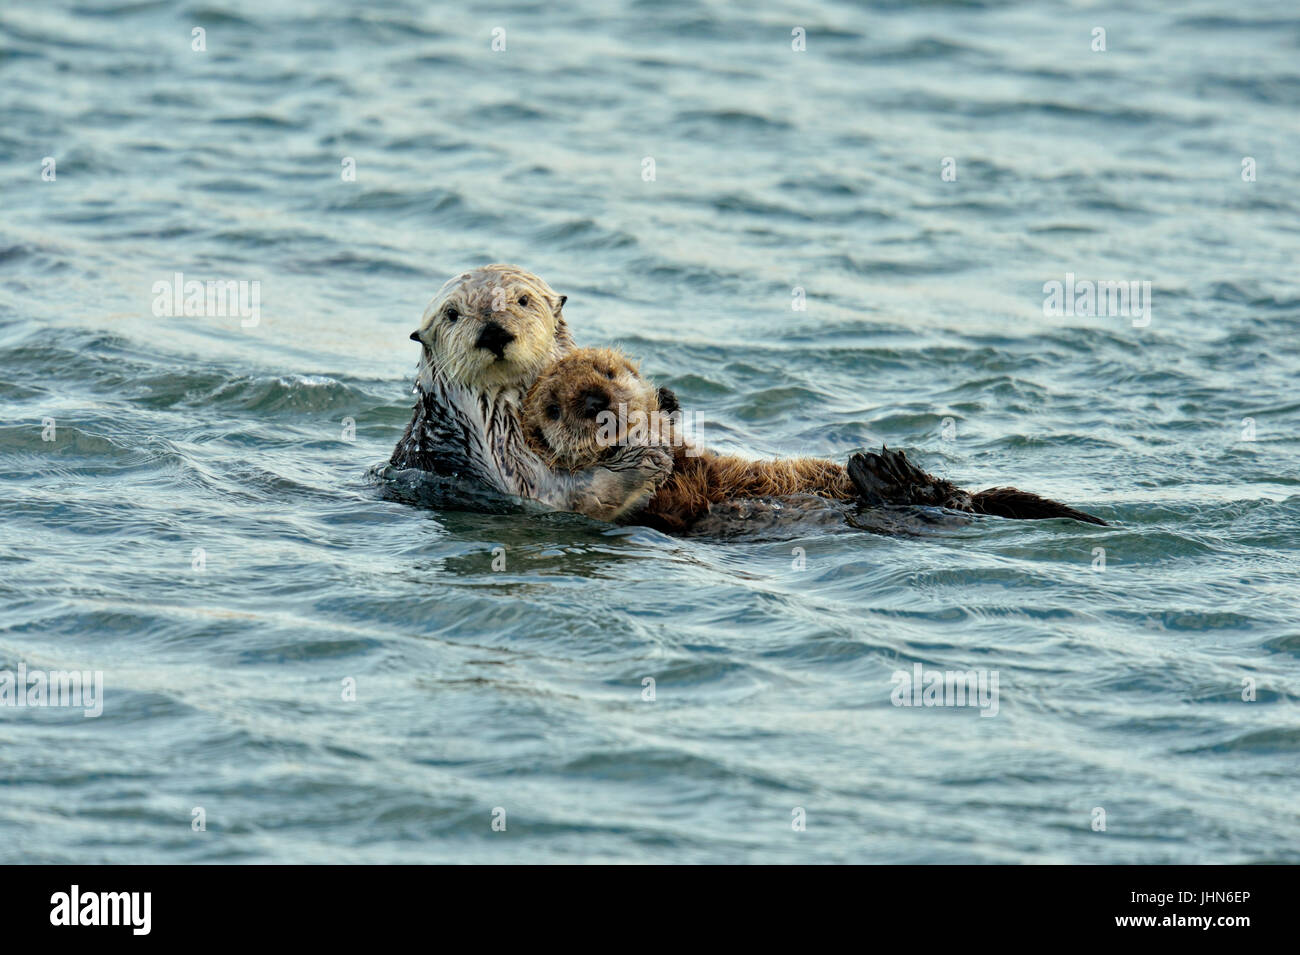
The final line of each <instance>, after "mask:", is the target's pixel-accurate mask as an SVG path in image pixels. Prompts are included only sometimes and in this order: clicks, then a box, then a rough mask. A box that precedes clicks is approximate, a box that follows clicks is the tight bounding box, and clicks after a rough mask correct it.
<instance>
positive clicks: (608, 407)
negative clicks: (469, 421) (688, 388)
mask: <svg viewBox="0 0 1300 955" xmlns="http://www.w3.org/2000/svg"><path fill="white" fill-rule="evenodd" d="M658 410H659V396H658V393H657V392H656V391H655V387H654V385H652V384H650V383H649V382H648V381H646V380H645V379H644V378H642V377H641V372H640V371H639V370H638V368H637V366H636V365H635V364H634V363H633V362H632V360H631V359H629V358H628V357H627V356H626V355H624V354H622V353H621V352H618V351H615V350H613V349H611V348H579V349H577V350H575V351H571V352H569V353H568V354H567V355H565V356H564V357H563V358H560V359H559V360H558V361H555V362H554V363H552V364H551V365H550V366H549V367H547V368H546V369H545V370H543V371H542V373H541V374H540V375H539V376H538V377H537V380H536V381H535V382H533V386H532V387H531V388H530V389H528V394H527V395H525V396H524V405H523V411H522V414H521V420H522V422H523V427H524V437H525V439H526V440H527V441H528V444H529V446H530V447H531V448H532V449H533V450H534V451H535V452H537V454H538V455H539V456H540V457H541V458H542V460H543V461H545V462H546V463H547V465H548V466H549V467H551V468H553V469H561V470H570V471H574V470H578V469H580V468H587V467H591V466H592V465H593V464H595V463H597V461H599V460H600V458H601V456H602V455H603V454H604V453H605V452H606V450H607V449H609V448H610V447H612V446H614V445H615V444H619V443H622V442H624V441H627V440H628V434H629V433H633V434H635V431H636V422H637V421H638V420H641V421H643V422H649V421H650V420H651V419H652V418H653V417H654V413H655V412H656V411H658ZM650 431H651V433H649V434H647V432H646V429H644V428H643V430H642V436H643V438H644V439H647V440H651V441H653V440H654V434H653V429H650ZM634 440H635V439H634Z"/></svg>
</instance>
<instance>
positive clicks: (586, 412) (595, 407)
mask: <svg viewBox="0 0 1300 955" xmlns="http://www.w3.org/2000/svg"><path fill="white" fill-rule="evenodd" d="M608 407H609V395H608V394H607V393H606V392H604V391H601V390H600V389H599V388H589V389H587V390H586V391H585V392H583V395H582V415H583V417H585V418H593V419H594V418H595V417H596V415H598V414H600V413H601V412H602V411H604V410H605V409H606V408H608Z"/></svg>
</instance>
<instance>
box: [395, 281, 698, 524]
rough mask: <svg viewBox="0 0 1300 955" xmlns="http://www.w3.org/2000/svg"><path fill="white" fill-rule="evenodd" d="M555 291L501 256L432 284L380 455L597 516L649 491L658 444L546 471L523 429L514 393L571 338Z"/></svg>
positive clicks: (661, 459)
mask: <svg viewBox="0 0 1300 955" xmlns="http://www.w3.org/2000/svg"><path fill="white" fill-rule="evenodd" d="M566 300H567V297H566V296H563V295H558V294H556V292H555V291H554V290H553V289H552V288H551V287H550V286H549V285H547V284H546V283H545V282H544V281H542V279H540V278H538V277H537V276H536V275H533V274H531V273H530V272H526V271H524V270H523V269H520V268H516V267H515V266H512V265H488V266H484V267H483V268H478V269H473V270H471V271H468V272H462V273H461V274H460V275H458V276H456V277H455V278H453V279H451V280H449V281H448V282H447V283H446V284H445V285H443V287H442V289H441V290H440V291H439V292H438V294H437V295H435V296H434V297H433V300H432V301H431V302H430V303H429V305H428V307H427V308H426V309H425V310H424V316H423V317H422V318H421V320H420V327H419V328H418V329H417V330H416V331H414V332H412V333H411V339H412V340H413V341H417V342H419V343H420V345H421V346H422V348H421V353H420V365H419V370H418V373H417V376H416V380H415V387H414V392H415V394H416V395H417V399H416V402H415V408H414V411H413V413H412V415H411V422H410V424H408V425H407V426H406V431H405V432H404V433H403V435H402V437H401V440H399V441H398V442H397V447H396V448H395V449H394V450H393V455H392V458H391V459H390V461H389V464H390V465H391V466H392V467H394V468H415V469H418V470H421V471H430V472H433V473H435V474H439V475H446V476H453V477H459V478H468V479H471V480H476V481H479V482H481V483H482V484H483V485H485V486H487V487H488V488H490V489H492V490H494V491H497V492H499V493H502V494H509V495H515V496H518V497H525V498H532V499H534V500H537V501H541V502H542V503H544V504H546V505H548V506H550V507H553V508H557V509H560V510H567V511H578V512H580V513H583V514H587V515H588V516H591V517H596V518H600V519H603V520H614V519H616V518H618V517H620V516H622V515H624V514H625V513H627V512H628V511H630V510H634V509H635V508H637V507H639V506H640V505H641V504H643V503H644V502H645V501H646V500H647V499H649V497H650V496H651V494H653V493H654V491H655V489H656V488H658V486H659V485H660V484H662V483H663V482H664V481H665V480H666V479H667V477H668V475H669V473H670V471H671V469H672V458H671V455H669V454H668V453H667V452H666V451H665V450H664V449H662V448H661V447H657V446H654V445H648V444H644V445H639V446H631V445H629V446H626V447H623V448H620V449H615V451H614V453H612V454H609V455H605V456H602V458H601V460H600V461H599V462H593V466H592V467H590V468H587V469H576V470H566V471H552V470H551V469H549V468H547V466H546V465H545V464H544V463H543V462H542V460H541V459H540V458H539V457H538V456H537V455H536V454H535V453H534V452H533V450H532V448H531V447H530V446H529V444H528V442H526V441H525V440H524V439H523V434H522V431H521V430H520V419H519V409H520V404H521V401H522V399H523V396H524V393H525V391H527V389H528V387H529V386H530V385H531V384H532V383H533V380H534V379H535V378H536V377H537V375H538V373H539V372H541V370H542V369H544V368H546V367H547V366H548V365H549V364H550V363H551V362H553V361H555V360H556V359H558V358H560V357H562V356H563V355H564V354H566V353H567V352H569V351H570V350H572V349H573V347H574V344H573V338H572V336H571V335H570V334H569V329H568V326H567V325H566V324H565V322H564V316H563V314H562V313H561V308H562V307H563V306H564V303H565V301H566Z"/></svg>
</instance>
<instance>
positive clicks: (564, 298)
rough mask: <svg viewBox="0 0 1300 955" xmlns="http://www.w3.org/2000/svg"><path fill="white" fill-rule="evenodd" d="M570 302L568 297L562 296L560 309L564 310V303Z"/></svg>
mask: <svg viewBox="0 0 1300 955" xmlns="http://www.w3.org/2000/svg"><path fill="white" fill-rule="evenodd" d="M568 300H569V296H567V295H561V296H560V308H564V303H565V302H567V301H568Z"/></svg>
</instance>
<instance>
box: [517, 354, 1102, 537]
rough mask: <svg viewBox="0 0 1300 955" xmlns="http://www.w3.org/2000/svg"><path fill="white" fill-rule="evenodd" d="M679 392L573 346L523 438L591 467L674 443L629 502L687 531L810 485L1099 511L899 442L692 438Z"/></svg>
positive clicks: (1051, 510)
mask: <svg viewBox="0 0 1300 955" xmlns="http://www.w3.org/2000/svg"><path fill="white" fill-rule="evenodd" d="M679 411H680V409H679V406H678V403H677V399H676V396H675V395H673V393H672V392H671V391H669V390H668V389H666V388H659V389H656V388H655V387H654V385H652V384H651V383H650V382H648V381H646V380H645V379H644V378H643V377H642V376H641V373H640V371H639V369H638V367H637V365H636V364H634V363H633V362H632V361H631V360H630V359H629V358H628V357H627V356H625V355H623V354H622V353H621V352H618V351H615V350H613V349H608V348H583V349H574V350H572V351H570V352H568V353H567V354H566V355H564V356H563V357H561V358H559V359H558V360H556V361H555V362H553V363H552V364H551V365H550V366H549V367H547V368H546V369H545V370H543V371H542V372H541V374H539V375H538V376H537V380H536V381H535V382H533V385H532V387H531V388H530V389H529V390H528V393H527V394H526V395H525V396H524V402H523V412H522V419H523V431H524V439H525V440H526V441H527V442H528V444H529V445H530V446H531V447H532V448H533V450H534V451H536V452H537V454H538V455H539V456H540V457H541V458H542V459H543V460H544V461H545V462H546V464H547V465H548V466H549V467H551V468H553V469H556V470H558V471H572V470H575V469H580V468H587V467H591V466H592V465H593V464H594V463H596V462H598V461H600V460H602V458H604V457H605V456H607V455H609V454H610V453H611V452H613V451H616V450H617V448H618V447H619V446H620V445H622V444H626V443H639V444H647V445H660V446H664V447H667V448H669V449H670V450H671V452H672V457H673V471H672V476H671V477H670V478H668V480H667V482H666V483H665V484H663V485H662V486H661V487H659V488H658V490H656V491H654V492H653V494H649V493H647V494H646V495H645V500H644V507H641V508H640V510H637V508H636V507H629V508H628V509H626V510H625V512H624V514H625V515H632V516H634V517H635V519H636V521H637V522H638V523H644V524H648V525H649V526H651V527H656V528H658V529H660V530H664V531H668V532H675V533H681V532H685V531H688V530H690V528H691V527H692V526H693V525H694V524H695V523H696V522H698V521H699V520H700V519H701V518H702V517H704V516H705V515H706V514H708V513H709V510H710V507H711V506H712V505H716V504H722V503H724V502H731V501H734V500H737V499H745V498H773V497H790V496H794V495H814V496H816V497H821V498H825V499H829V500H834V501H862V502H864V503H868V504H882V503H884V504H930V505H936V506H940V507H948V508H952V509H954V510H960V511H967V512H970V513H977V514H992V515H996V516H1000V517H1012V518H1020V519H1029V520H1034V519H1040V518H1048V517H1072V518H1074V519H1075V520H1081V521H1088V522H1091V523H1094V524H1104V523H1105V522H1104V521H1102V520H1100V519H1099V518H1096V517H1093V516H1092V515H1091V514H1085V513H1083V512H1082V511H1077V510H1075V509H1074V508H1071V507H1067V506H1066V505H1064V504H1059V503H1057V502H1056V501H1050V500H1048V499H1046V498H1042V497H1039V496H1038V495H1036V494H1030V493H1028V492H1025V491H1019V490H1017V489H1015V488H991V489H990V490H987V491H980V492H978V493H976V494H971V493H969V492H967V491H963V490H962V489H961V488H959V487H957V486H956V485H954V484H952V483H951V482H948V481H944V480H941V479H939V478H936V477H934V476H933V475H930V474H926V473H925V472H924V471H921V470H920V469H919V468H917V467H915V466H914V465H912V464H911V463H910V462H909V461H908V460H907V459H906V457H904V455H903V453H902V452H901V451H890V450H889V449H888V448H882V449H881V453H880V454H879V455H877V454H870V455H862V454H855V455H853V457H851V458H850V459H849V466H848V468H844V467H841V466H840V465H838V464H836V463H834V462H832V461H825V460H822V459H819V458H787V459H778V460H767V461H753V460H749V459H746V458H741V457H736V456H734V455H723V454H717V453H715V452H713V451H709V450H706V449H703V448H699V447H697V446H695V445H693V444H691V443H690V442H688V441H687V440H686V439H685V437H684V435H683V434H682V432H681V416H680V414H679V413H678V412H679Z"/></svg>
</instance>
